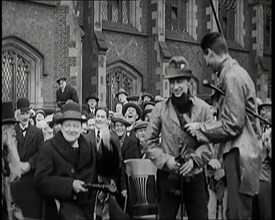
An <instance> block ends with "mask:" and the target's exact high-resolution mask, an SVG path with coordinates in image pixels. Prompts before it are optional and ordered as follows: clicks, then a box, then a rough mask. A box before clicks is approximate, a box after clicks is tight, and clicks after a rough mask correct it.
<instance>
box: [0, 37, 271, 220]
mask: <svg viewBox="0 0 275 220" xmlns="http://www.w3.org/2000/svg"><path fill="white" fill-rule="evenodd" d="M201 49H202V51H203V54H204V59H205V61H206V65H207V66H209V67H210V68H212V70H213V71H214V72H215V73H217V76H218V79H219V81H218V82H219V83H218V85H217V88H218V89H217V90H215V92H214V93H213V95H212V96H211V97H210V101H209V100H202V99H201V98H199V97H197V96H196V95H194V94H193V93H192V90H191V89H190V88H191V87H192V86H191V85H192V80H193V79H195V78H196V77H195V75H194V72H193V69H192V66H190V64H189V62H188V61H187V60H186V59H185V58H184V57H182V56H175V57H172V58H171V59H170V61H169V65H168V67H167V72H166V74H165V76H164V77H165V78H166V79H168V80H169V84H170V88H171V95H170V96H169V97H167V98H163V97H161V96H160V95H157V96H153V95H151V94H149V93H147V92H144V93H143V94H142V95H141V96H140V95H136V94H134V95H129V94H128V93H127V91H125V89H124V88H120V89H119V90H118V93H117V94H116V98H117V104H116V106H115V109H113V110H112V109H107V108H106V107H102V106H98V102H99V98H98V97H97V95H96V94H91V95H89V96H88V97H86V98H85V102H86V105H85V106H86V107H85V108H84V107H83V106H81V105H80V104H79V99H78V95H77V92H76V91H75V89H74V88H73V87H71V86H69V85H67V84H66V78H65V77H61V78H60V79H58V80H57V83H58V84H59V85H60V88H59V89H58V90H57V91H56V104H57V106H58V108H57V110H56V111H55V112H52V113H50V114H49V113H48V114H47V113H46V112H45V111H44V110H43V109H36V110H34V109H33V108H32V107H31V105H30V102H29V100H28V99H27V98H26V97H24V98H19V99H18V100H17V102H16V110H14V109H13V103H12V102H2V152H3V153H2V165H3V166H2V210H4V212H3V214H2V217H4V218H6V219H46V220H47V219H49V220H53V219H64V220H65V219H66V220H67V219H72V220H76V219H80V220H82V219H83V220H91V219H131V214H132V213H131V208H130V204H131V201H129V200H128V198H129V197H128V196H127V194H128V193H129V186H128V184H127V181H126V179H127V177H126V171H125V164H124V161H125V160H127V159H132V158H139V159H144V158H147V159H150V160H151V161H152V162H153V163H154V165H155V166H156V167H157V168H158V169H157V185H158V188H157V189H158V190H157V198H158V218H159V219H176V218H177V217H178V213H179V209H180V210H183V207H184V209H185V213H182V212H181V218H182V217H183V215H187V218H188V219H271V158H272V156H271V152H272V147H271V106H272V105H271V100H269V101H265V102H263V101H262V100H260V99H259V98H257V97H256V90H255V85H254V83H253V81H252V79H251V78H250V76H249V74H248V73H247V71H246V70H245V69H244V68H242V67H241V66H240V65H239V64H238V62H237V61H236V60H235V59H233V58H232V57H231V56H230V55H229V52H228V47H227V43H226V41H225V39H224V37H223V36H222V35H221V34H219V33H209V34H206V35H205V37H204V38H203V39H202V41H201ZM220 90H222V91H223V92H224V93H223V94H221V93H220V92H219V91H220ZM246 108H249V109H250V110H252V111H253V112H254V113H255V114H256V115H260V116H261V117H262V118H264V119H265V120H259V118H260V117H256V116H255V115H253V114H250V113H249V112H248V111H247V110H246ZM266 121H268V122H269V123H266ZM100 186H101V187H102V186H112V187H114V190H113V191H112V192H111V191H110V190H103V188H100ZM99 188H100V189H99ZM213 204H214V205H213ZM219 208H220V209H219Z"/></svg>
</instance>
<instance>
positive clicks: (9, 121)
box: [2, 118, 18, 125]
mask: <svg viewBox="0 0 275 220" xmlns="http://www.w3.org/2000/svg"><path fill="white" fill-rule="evenodd" d="M17 122H18V121H17V120H16V119H15V118H6V119H2V125H5V124H16V123H17Z"/></svg>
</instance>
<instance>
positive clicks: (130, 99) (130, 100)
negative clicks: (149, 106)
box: [126, 95, 139, 105]
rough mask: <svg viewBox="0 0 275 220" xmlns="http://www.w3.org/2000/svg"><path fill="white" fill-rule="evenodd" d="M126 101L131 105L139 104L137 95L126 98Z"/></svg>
mask: <svg viewBox="0 0 275 220" xmlns="http://www.w3.org/2000/svg"><path fill="white" fill-rule="evenodd" d="M126 99H127V101H128V102H132V103H135V104H137V105H138V104H139V103H138V101H139V96H138V95H131V96H128V97H127V98H126Z"/></svg>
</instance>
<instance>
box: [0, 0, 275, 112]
mask: <svg viewBox="0 0 275 220" xmlns="http://www.w3.org/2000/svg"><path fill="white" fill-rule="evenodd" d="M211 3H212V5H211ZM271 7H272V6H271V1H270V0H269V1H268V0H248V1H247V0H212V1H210V0H209V1H206V0H205V1H201V0H132V1H126V0H114V1H109V0H108V1H107V0H105V1H104V0H101V1H65V0H59V1H31V0H29V1H27V0H25V1H3V2H2V101H5V100H14V102H16V100H17V99H18V98H20V97H28V98H29V99H30V101H31V103H32V105H33V106H35V107H39V106H41V107H46V108H47V107H49V108H54V107H55V90H56V89H57V88H58V85H57V83H56V80H57V79H58V78H59V77H61V76H65V77H67V82H68V84H71V85H72V86H73V87H74V88H76V90H77V92H78V95H79V100H80V102H81V103H85V98H86V97H87V96H88V95H89V94H91V93H96V94H97V95H98V97H99V99H100V103H99V105H101V106H107V107H108V108H110V109H112V110H114V109H113V108H114V105H115V103H116V99H115V94H116V93H117V91H118V89H119V88H121V87H123V88H124V89H125V90H126V91H127V92H128V93H129V94H131V95H134V94H137V95H141V94H142V93H143V92H145V91H146V92H149V93H151V94H152V95H161V96H163V97H168V96H169V92H170V88H169V85H168V82H167V81H166V80H164V79H163V76H164V74H165V71H166V68H167V65H168V61H169V59H170V58H171V57H172V56H175V55H181V56H184V57H185V58H186V59H187V60H188V61H189V63H190V64H191V66H192V68H193V70H194V74H195V75H196V77H197V78H198V81H194V82H193V83H192V86H193V92H194V93H195V94H197V95H198V96H200V97H202V98H206V97H207V96H209V94H211V90H209V89H207V88H205V87H203V86H202V84H201V82H202V80H203V79H207V80H208V81H212V82H213V83H214V82H215V80H216V78H215V74H214V73H212V72H211V71H210V69H209V68H207V67H206V66H205V62H204V60H203V55H202V51H201V49H200V40H201V39H202V37H203V36H204V35H205V34H206V33H207V32H210V31H219V28H218V27H219V26H220V27H221V31H222V32H223V34H224V36H225V37H226V39H227V41H228V45H229V49H230V54H231V55H232V57H234V58H235V59H237V60H238V62H239V63H240V64H241V65H242V66H243V67H244V68H246V69H247V71H248V72H249V74H250V75H251V77H252V79H253V81H254V82H255V85H256V90H257V96H258V97H260V98H262V99H265V98H266V97H271V39H272V38H271ZM215 14H216V15H217V17H218V20H219V23H217V21H216V19H215Z"/></svg>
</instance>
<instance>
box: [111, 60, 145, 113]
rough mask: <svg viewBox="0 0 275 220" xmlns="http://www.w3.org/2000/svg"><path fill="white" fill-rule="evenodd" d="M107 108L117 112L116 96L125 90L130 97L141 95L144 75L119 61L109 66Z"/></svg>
mask: <svg viewBox="0 0 275 220" xmlns="http://www.w3.org/2000/svg"><path fill="white" fill-rule="evenodd" d="M106 72H107V74H106V87H107V94H106V95H107V99H106V100H107V107H108V108H109V109H110V110H112V111H115V105H116V103H117V99H116V94H117V92H118V90H119V89H120V88H124V89H125V90H126V91H127V92H128V94H129V95H140V93H141V88H142V75H141V74H140V73H139V72H138V71H137V70H136V69H135V68H134V67H132V66H130V65H129V64H127V63H125V62H123V61H118V62H114V63H111V64H109V65H107V68H106Z"/></svg>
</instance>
